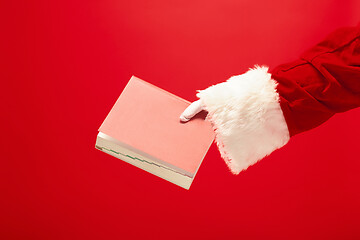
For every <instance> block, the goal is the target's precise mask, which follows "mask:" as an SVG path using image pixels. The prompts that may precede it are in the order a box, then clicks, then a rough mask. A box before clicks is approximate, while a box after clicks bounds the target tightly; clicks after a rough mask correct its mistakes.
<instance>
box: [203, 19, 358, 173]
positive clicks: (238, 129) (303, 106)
mask: <svg viewBox="0 0 360 240" xmlns="http://www.w3.org/2000/svg"><path fill="white" fill-rule="evenodd" d="M197 96H198V97H199V98H200V99H201V100H202V103H203V105H204V109H205V110H207V111H208V112H209V114H208V116H207V118H208V119H209V120H210V121H211V122H212V124H213V127H214V131H215V133H216V138H215V142H216V144H217V146H218V148H219V151H220V153H221V156H222V158H223V159H224V160H225V162H226V163H227V165H228V166H229V169H230V170H231V172H232V173H234V174H238V173H239V172H241V171H242V170H245V169H247V168H248V167H249V166H251V165H253V164H255V163H256V162H258V161H259V160H261V159H262V158H264V157H265V156H267V155H269V154H270V153H271V152H273V151H274V150H276V149H278V148H280V147H282V146H284V145H285V144H286V143H287V142H288V141H289V139H290V137H292V136H294V135H296V134H298V133H301V132H304V131H307V130H310V129H312V128H314V127H317V126H319V125H320V124H322V123H323V122H325V121H326V120H328V119H329V118H330V117H331V116H333V115H334V114H336V113H339V112H345V111H347V110H350V109H353V108H356V107H359V106H360V24H359V25H358V26H357V27H349V28H341V29H338V30H337V31H335V32H333V33H332V34H330V35H329V36H328V37H327V38H326V39H325V40H324V41H322V42H320V43H319V44H317V45H316V46H314V47H313V48H311V49H310V50H308V51H306V52H305V53H304V54H303V55H301V57H300V59H299V60H296V61H294V62H291V63H287V64H282V65H280V66H278V67H276V68H275V69H274V70H273V71H271V73H270V72H269V71H268V68H267V67H259V66H256V67H255V68H253V69H250V70H249V71H248V72H246V73H244V74H242V75H238V76H234V77H231V78H230V79H228V80H227V81H226V82H222V83H219V84H216V85H214V86H210V87H208V88H207V89H205V90H201V91H198V93H197Z"/></svg>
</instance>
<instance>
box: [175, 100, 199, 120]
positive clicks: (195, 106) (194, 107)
mask: <svg viewBox="0 0 360 240" xmlns="http://www.w3.org/2000/svg"><path fill="white" fill-rule="evenodd" d="M202 110H204V107H203V104H202V102H201V100H200V99H199V100H197V101H195V102H193V103H191V104H190V105H189V106H188V107H187V108H186V109H185V111H184V112H183V113H182V114H181V115H180V121H181V122H184V123H185V122H188V121H189V120H190V119H191V118H192V117H194V116H195V115H196V114H198V113H199V112H201V111H202Z"/></svg>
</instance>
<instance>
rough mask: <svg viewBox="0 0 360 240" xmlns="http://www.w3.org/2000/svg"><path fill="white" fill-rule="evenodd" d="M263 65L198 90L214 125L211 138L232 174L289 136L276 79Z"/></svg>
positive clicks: (256, 160) (246, 166) (287, 139)
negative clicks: (213, 134) (214, 135)
mask: <svg viewBox="0 0 360 240" xmlns="http://www.w3.org/2000/svg"><path fill="white" fill-rule="evenodd" d="M267 71H268V68H267V67H258V66H255V68H254V69H250V70H249V71H248V72H246V73H244V74H242V75H238V76H234V77H231V78H230V79H228V80H227V81H226V82H223V83H219V84H217V85H214V86H210V87H208V88H207V89H205V90H202V91H198V93H197V95H196V96H197V97H199V98H200V99H201V101H202V103H203V105H204V108H205V110H207V111H208V112H209V114H208V116H207V119H209V120H210V121H211V122H212V124H213V127H214V130H215V133H216V137H215V142H216V144H217V146H218V148H219V151H220V154H221V156H222V158H223V159H224V160H225V162H226V163H227V165H228V166H229V168H230V170H231V172H232V173H234V174H238V173H240V172H241V171H242V170H245V169H247V168H248V167H249V166H251V165H253V164H255V163H256V162H258V161H259V160H261V159H262V158H264V157H265V156H267V155H269V154H270V153H271V152H273V151H274V150H276V149H278V148H280V147H282V146H284V145H285V144H286V143H287V142H288V141H289V139H290V136H289V131H288V128H287V125H286V122H285V119H284V115H283V112H282V110H281V108H280V104H279V94H278V93H277V92H276V86H277V83H276V82H275V80H273V79H272V78H271V74H270V73H268V72H267Z"/></svg>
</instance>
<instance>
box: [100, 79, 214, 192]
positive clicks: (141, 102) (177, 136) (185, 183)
mask: <svg viewBox="0 0 360 240" xmlns="http://www.w3.org/2000/svg"><path fill="white" fill-rule="evenodd" d="M189 104H190V102H188V101H186V100H184V99H182V98H180V97H177V96H175V95H174V94H171V93H169V92H167V91H165V90H163V89H160V88H158V87H156V86H154V85H152V84H150V83H147V82H145V81H143V80H141V79H139V78H137V77H134V76H133V77H132V78H131V79H130V81H129V82H128V84H127V85H126V87H125V89H124V90H123V92H122V93H121V95H120V97H119V98H118V100H117V101H116V103H115V105H114V106H113V108H112V109H111V111H110V113H109V114H108V116H107V117H106V119H105V120H104V122H103V124H102V125H101V127H100V128H99V134H98V137H97V142H96V148H98V149H100V150H102V151H104V152H106V153H108V154H110V155H113V156H115V157H117V158H120V159H121V160H124V161H126V162H128V163H130V164H132V165H135V166H137V167H139V168H142V169H144V170H146V171H148V172H150V173H152V174H154V175H157V176H159V177H162V178H164V179H166V180H168V181H170V182H172V183H175V184H177V185H179V186H181V187H184V188H186V189H189V188H190V185H191V183H192V181H193V179H194V177H195V175H196V172H197V170H198V169H199V166H200V164H201V162H202V160H203V158H204V156H205V154H206V152H207V151H208V149H209V147H210V145H211V143H212V142H213V139H214V132H213V130H212V127H211V124H210V122H208V121H207V120H204V115H205V113H200V114H199V115H198V116H196V117H195V118H194V119H192V120H191V121H189V122H187V123H181V122H180V120H179V116H180V114H181V113H182V112H183V111H184V110H185V108H186V107H187V106H188V105H189Z"/></svg>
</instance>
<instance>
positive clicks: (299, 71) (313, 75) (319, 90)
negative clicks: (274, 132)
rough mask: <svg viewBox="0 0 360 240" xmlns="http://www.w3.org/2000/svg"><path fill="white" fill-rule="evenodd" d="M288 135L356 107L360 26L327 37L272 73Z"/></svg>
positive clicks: (359, 99) (359, 101)
mask: <svg viewBox="0 0 360 240" xmlns="http://www.w3.org/2000/svg"><path fill="white" fill-rule="evenodd" d="M272 77H273V79H275V80H276V81H277V82H278V86H277V91H278V93H279V95H280V106H281V109H282V111H283V114H284V117H285V120H286V123H287V125H288V129H289V134H290V136H293V135H295V134H298V133H301V132H304V131H306V130H309V129H312V128H314V127H317V126H318V125H320V124H322V123H323V122H325V121H326V120H328V119H329V118H330V117H331V116H333V115H334V114H335V113H339V112H345V111H347V110H350V109H353V108H356V107H359V106H360V24H359V25H358V26H357V27H349V28H341V29H338V30H337V31H335V32H334V33H332V34H330V35H329V36H328V37H327V38H326V39H325V40H324V41H322V42H321V43H319V44H317V45H316V46H314V47H313V48H311V49H310V50H308V51H307V52H305V53H304V54H303V55H302V56H301V58H300V59H299V60H297V61H294V62H292V63H288V64H283V65H280V66H278V67H276V68H275V69H274V70H273V71H272Z"/></svg>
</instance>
